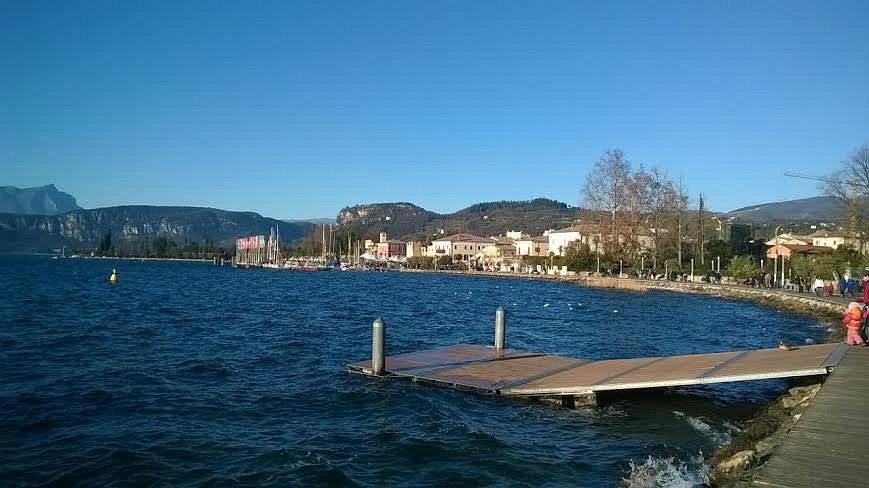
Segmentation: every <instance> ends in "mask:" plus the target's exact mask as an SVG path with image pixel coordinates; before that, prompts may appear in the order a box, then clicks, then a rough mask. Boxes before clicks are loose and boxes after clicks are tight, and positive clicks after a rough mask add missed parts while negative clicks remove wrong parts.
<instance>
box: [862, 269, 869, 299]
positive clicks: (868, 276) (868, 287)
mask: <svg viewBox="0 0 869 488" xmlns="http://www.w3.org/2000/svg"><path fill="white" fill-rule="evenodd" d="M863 303H869V271H864V272H863Z"/></svg>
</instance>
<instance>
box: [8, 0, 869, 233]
mask: <svg viewBox="0 0 869 488" xmlns="http://www.w3.org/2000/svg"><path fill="white" fill-rule="evenodd" d="M867 25H869V2H867V1H865V0H860V1H855V2H836V1H833V2H830V1H816V2H808V3H807V2H797V1H783V2H774V1H746V2H733V1H723V2H722V1H687V2H649V1H640V2H603V1H594V2H581V1H568V2H554V1H552V2H550V1H543V2H531V1H520V2H508V1H497V2H484V1H464V0H463V1H422V0H419V1H394V2H377V1H352V2H351V1H347V2H329V1H312V2H288V1H275V2H236V1H208V2H190V1H171V2H157V1H147V2H146V1H142V2H127V1H85V2H75V1H37V0H23V1H20V2H13V1H9V0H0V73H2V74H0V166H2V172H0V175H2V177H0V185H2V184H10V185H15V186H35V185H42V184H47V183H55V184H56V185H57V186H58V187H59V188H60V189H61V190H64V191H67V192H69V193H71V194H73V195H74V196H76V197H77V198H78V199H79V203H80V205H82V206H85V207H88V208H90V207H98V206H108V205H121V204H183V205H204V206H213V207H219V208H226V209H233V210H253V211H257V212H260V213H262V214H264V215H268V216H273V217H279V218H299V217H320V216H334V215H335V213H336V211H337V210H338V209H339V208H341V207H342V206H345V205H352V204H357V203H369V202H386V201H399V200H401V201H411V202H414V203H417V204H419V205H421V206H424V207H426V208H429V209H431V210H435V211H454V210H457V209H459V208H462V207H464V206H467V205H468V204H471V203H475V202H479V201H486V200H502V199H527V198H532V197H538V196H543V197H550V198H555V199H558V200H561V201H564V202H567V203H569V204H572V205H576V204H577V203H578V200H579V188H580V186H581V184H582V181H583V177H584V175H585V174H586V172H587V171H588V169H589V167H590V166H591V164H592V163H593V161H594V160H596V159H597V158H598V157H599V156H600V154H601V153H603V152H604V151H605V150H606V149H608V148H612V147H618V148H621V149H623V150H624V151H625V153H626V155H627V156H628V158H629V159H631V160H632V161H634V162H645V163H647V164H650V165H658V166H661V167H664V168H666V169H668V170H669V171H670V173H671V174H672V175H674V176H677V177H682V178H683V180H684V181H685V183H686V184H687V185H688V187H689V189H690V190H691V192H692V193H693V194H697V193H699V192H703V193H704V195H705V197H706V200H707V204H708V206H709V207H710V208H713V209H716V210H729V209H732V208H735V207H739V206H742V205H748V204H753V203H760V202H765V201H774V200H780V199H790V198H799V197H805V196H812V195H815V194H817V185H816V184H815V183H813V182H810V181H801V180H792V179H788V178H785V177H784V176H783V173H784V172H785V171H795V172H804V173H810V174H824V173H829V172H830V171H831V170H833V169H834V168H835V167H836V165H837V164H838V163H839V161H841V160H842V159H844V157H845V156H846V155H847V154H848V153H849V152H850V151H851V150H853V149H854V148H856V147H857V146H859V145H861V144H866V143H869V28H867Z"/></svg>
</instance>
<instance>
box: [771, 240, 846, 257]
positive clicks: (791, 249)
mask: <svg viewBox="0 0 869 488" xmlns="http://www.w3.org/2000/svg"><path fill="white" fill-rule="evenodd" d="M829 250H830V248H829V247H820V246H812V245H807V244H775V245H773V246H772V247H770V248H769V249H767V250H766V257H767V258H769V259H776V258H778V257H779V256H781V257H782V258H784V259H790V258H791V256H793V255H794V254H802V255H805V256H811V255H815V254H820V253H822V252H827V251H829Z"/></svg>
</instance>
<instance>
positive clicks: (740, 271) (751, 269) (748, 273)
mask: <svg viewBox="0 0 869 488" xmlns="http://www.w3.org/2000/svg"><path fill="white" fill-rule="evenodd" d="M727 271H728V273H729V274H730V276H732V277H733V278H734V279H736V280H739V281H742V280H747V279H748V278H750V277H752V276H753V275H755V274H757V272H758V271H760V268H758V267H757V265H755V264H754V262H752V260H751V258H750V257H748V256H736V257H735V258H733V259H731V260H730V262H729V263H728V265H727Z"/></svg>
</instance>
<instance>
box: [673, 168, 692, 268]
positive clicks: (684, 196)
mask: <svg viewBox="0 0 869 488" xmlns="http://www.w3.org/2000/svg"><path fill="white" fill-rule="evenodd" d="M674 196H675V197H676V198H675V200H674V202H673V203H674V207H673V212H674V214H675V217H676V218H675V219H674V221H675V227H676V232H675V234H676V253H677V256H678V257H677V259H678V261H679V267H680V268H681V267H682V231H683V229H684V216H685V212H686V211H687V210H688V203H689V200H688V189H687V188H686V187H685V183H684V182H683V181H682V179H681V178H679V182H678V183H677V184H676V187H675V195H674Z"/></svg>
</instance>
